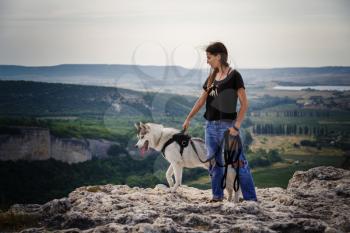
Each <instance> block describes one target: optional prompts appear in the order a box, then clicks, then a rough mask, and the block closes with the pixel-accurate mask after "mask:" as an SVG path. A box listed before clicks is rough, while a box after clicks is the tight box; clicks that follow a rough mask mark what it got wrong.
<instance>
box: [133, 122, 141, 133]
mask: <svg viewBox="0 0 350 233" xmlns="http://www.w3.org/2000/svg"><path fill="white" fill-rule="evenodd" d="M134 126H135V128H136V129H137V132H139V131H140V126H139V125H137V123H135V124H134Z"/></svg>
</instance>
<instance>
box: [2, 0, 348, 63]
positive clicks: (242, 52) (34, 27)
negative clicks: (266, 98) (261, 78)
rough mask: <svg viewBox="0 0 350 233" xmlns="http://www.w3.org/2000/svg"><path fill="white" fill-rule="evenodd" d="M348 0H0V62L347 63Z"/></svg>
mask: <svg viewBox="0 0 350 233" xmlns="http://www.w3.org/2000/svg"><path fill="white" fill-rule="evenodd" d="M349 38H350V1H349V0H307V1H305V0H291V1H287V0H244V1H243V0H216V1H214V0H176V1H170V0H128V1H121V0H110V1H107V0H94V1H92V0H0V64H15V65H25V66H47V65H58V64H137V65H157V66H163V65H178V66H183V67H186V68H206V67H207V66H208V65H207V64H206V53H205V47H206V46H207V45H208V44H210V43H212V42H215V41H220V42H223V43H224V44H225V45H226V47H227V49H228V53H229V63H230V64H231V65H232V66H233V67H240V68H272V67H300V66H302V67H319V66H349V65H350V43H349Z"/></svg>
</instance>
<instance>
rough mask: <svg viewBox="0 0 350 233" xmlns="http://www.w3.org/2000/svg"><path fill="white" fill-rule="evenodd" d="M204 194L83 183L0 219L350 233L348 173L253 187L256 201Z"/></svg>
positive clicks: (51, 227) (114, 228) (110, 228)
mask: <svg viewBox="0 0 350 233" xmlns="http://www.w3.org/2000/svg"><path fill="white" fill-rule="evenodd" d="M210 193H211V192H210V190H199V189H196V188H192V187H187V186H181V187H180V188H179V189H178V192H177V193H171V192H169V189H168V188H167V187H166V186H164V185H157V186H156V187H155V188H153V189H152V188H146V189H143V188H138V187H134V188H130V187H128V186H126V185H103V186H87V187H80V188H78V189H76V190H74V191H73V192H71V193H70V194H69V196H68V197H66V198H62V199H55V200H52V201H50V202H48V203H46V204H43V205H37V204H27V205H20V204H16V205H13V206H12V207H11V208H10V209H9V210H8V211H7V212H5V213H2V215H3V216H4V215H10V216H12V217H14V216H22V220H23V216H26V219H31V224H32V225H31V226H30V227H28V225H27V226H24V229H23V228H22V229H17V230H18V231H20V232H49V231H54V232H86V233H87V232H349V231H350V171H348V170H343V169H338V168H334V167H324V166H323V167H316V168H312V169H310V170H308V171H297V172H295V173H294V175H293V177H292V178H291V179H290V181H289V184H288V187H287V189H283V188H264V189H257V195H258V198H259V201H258V202H252V201H241V202H240V203H237V204H234V203H232V202H228V201H226V200H225V201H223V202H221V203H207V202H206V201H207V200H208V199H209V198H210ZM33 223H35V224H33ZM3 227H4V226H3ZM7 227H8V229H10V226H7ZM0 231H5V229H4V228H3V229H0Z"/></svg>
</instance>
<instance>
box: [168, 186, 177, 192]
mask: <svg viewBox="0 0 350 233" xmlns="http://www.w3.org/2000/svg"><path fill="white" fill-rule="evenodd" d="M176 189H177V187H171V188H170V189H169V192H170V193H176Z"/></svg>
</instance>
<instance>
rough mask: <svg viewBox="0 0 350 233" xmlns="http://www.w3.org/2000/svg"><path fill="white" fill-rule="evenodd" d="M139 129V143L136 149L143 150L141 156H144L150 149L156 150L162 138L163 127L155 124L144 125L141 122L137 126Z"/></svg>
mask: <svg viewBox="0 0 350 233" xmlns="http://www.w3.org/2000/svg"><path fill="white" fill-rule="evenodd" d="M135 128H136V129H137V139H138V141H137V143H136V145H135V147H137V148H139V149H140V150H141V155H142V156H143V155H144V154H145V153H146V152H147V151H148V150H149V148H154V147H155V146H156V143H157V141H158V140H159V138H160V134H161V131H162V128H163V126H162V125H158V124H153V123H145V124H144V123H142V122H139V123H138V124H135Z"/></svg>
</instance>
